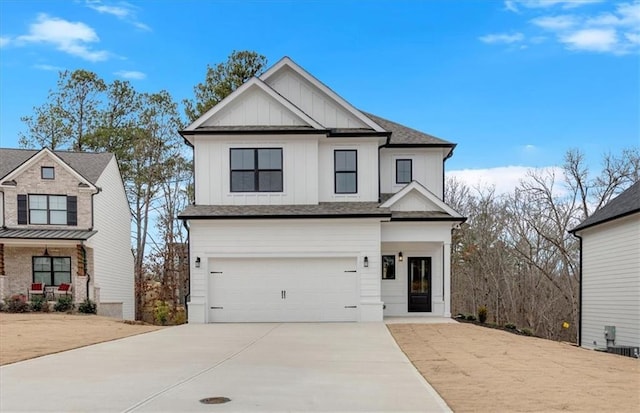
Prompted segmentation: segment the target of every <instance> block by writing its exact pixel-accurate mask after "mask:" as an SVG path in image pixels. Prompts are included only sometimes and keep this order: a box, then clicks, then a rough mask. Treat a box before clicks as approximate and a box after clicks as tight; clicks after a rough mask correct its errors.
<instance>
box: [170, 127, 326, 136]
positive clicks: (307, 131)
mask: <svg viewBox="0 0 640 413" xmlns="http://www.w3.org/2000/svg"><path fill="white" fill-rule="evenodd" d="M178 133H180V135H181V136H182V137H183V138H185V139H186V136H194V135H247V134H251V135H276V134H277V135H306V134H309V135H313V134H316V135H317V134H327V133H329V131H328V130H326V129H307V128H305V129H226V130H225V129H217V130H216V129H196V130H181V131H178Z"/></svg>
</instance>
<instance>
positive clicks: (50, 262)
mask: <svg viewBox="0 0 640 413" xmlns="http://www.w3.org/2000/svg"><path fill="white" fill-rule="evenodd" d="M33 282H34V283H44V284H46V285H60V284H62V283H67V284H71V257H33Z"/></svg>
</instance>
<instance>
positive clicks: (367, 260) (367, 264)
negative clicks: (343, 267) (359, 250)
mask: <svg viewBox="0 0 640 413" xmlns="http://www.w3.org/2000/svg"><path fill="white" fill-rule="evenodd" d="M368 267H369V257H364V268H368Z"/></svg>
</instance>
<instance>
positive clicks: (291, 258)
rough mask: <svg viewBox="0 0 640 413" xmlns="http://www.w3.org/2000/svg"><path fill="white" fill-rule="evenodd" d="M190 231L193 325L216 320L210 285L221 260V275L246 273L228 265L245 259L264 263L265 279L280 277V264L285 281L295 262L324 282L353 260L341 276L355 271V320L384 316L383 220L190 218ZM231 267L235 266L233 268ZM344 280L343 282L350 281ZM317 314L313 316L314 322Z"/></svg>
mask: <svg viewBox="0 0 640 413" xmlns="http://www.w3.org/2000/svg"><path fill="white" fill-rule="evenodd" d="M189 232H190V237H191V243H190V246H191V251H190V253H191V258H192V260H191V261H192V263H191V264H192V266H191V296H190V303H189V322H191V323H205V322H212V321H214V320H212V319H211V318H212V316H211V314H210V310H211V308H210V307H212V306H213V307H215V305H214V303H213V302H212V301H211V300H212V296H211V294H213V292H212V291H211V284H212V283H214V282H215V281H213V280H212V277H215V276H216V274H215V273H214V274H211V272H212V271H213V272H216V271H218V270H216V265H217V264H216V263H220V265H221V266H222V268H223V273H224V268H225V266H226V268H227V271H232V270H233V271H235V273H236V274H243V271H244V273H246V269H242V267H241V266H240V267H238V266H236V267H233V266H232V264H230V263H231V262H232V261H233V260H240V261H242V260H245V259H246V260H252V262H254V263H257V264H260V263H262V264H263V265H264V268H265V275H266V276H267V277H274V276H276V274H275V270H274V268H276V267H277V266H278V265H280V266H281V267H282V274H281V278H280V279H279V280H280V281H282V282H285V283H287V282H289V281H291V277H292V276H295V274H293V271H294V270H295V271H299V270H300V269H299V268H298V266H297V265H296V263H297V264H301V263H306V264H307V265H312V266H313V268H310V271H309V273H308V275H309V276H317V277H322V275H323V274H324V275H328V278H327V280H326V282H329V281H330V280H331V278H332V277H335V276H337V274H338V275H339V273H337V272H336V271H337V269H338V267H339V268H342V267H343V266H345V265H347V264H345V263H346V262H349V263H353V265H350V264H349V265H347V267H348V268H344V269H343V270H342V271H343V273H342V274H343V275H344V276H345V277H346V278H348V277H350V276H353V274H355V276H356V278H355V282H356V283H357V285H356V286H355V288H356V292H357V303H355V305H357V309H356V315H355V317H354V318H355V320H354V321H380V320H382V302H381V301H380V221H379V219H377V218H371V219H369V218H364V219H346V218H345V219H287V220H245V221H241V220H215V221H211V220H202V221H200V220H191V221H190V231H189ZM302 241H304V242H302ZM196 257H200V260H201V263H202V264H201V267H200V268H195V266H194V265H193V262H194V261H195V259H196ZM364 257H368V260H369V266H368V267H366V268H365V267H364V265H363V261H364ZM296 260H299V261H296ZM236 262H237V261H236ZM278 262H279V264H278ZM324 262H326V263H327V265H326V267H325V266H322V263H324ZM230 265H231V266H232V269H229V268H230V267H229V266H230ZM238 265H240V264H238ZM336 265H337V267H336ZM351 267H353V268H351ZM259 270H260V267H259V266H257V268H256V271H258V272H259ZM347 270H355V271H356V273H350V272H344V271H347ZM292 274H293V275H292ZM255 275H256V274H253V276H255ZM346 278H345V279H344V282H345V285H347V284H349V281H348V280H347V279H346ZM315 281H319V280H317V279H316V280H315ZM278 291H280V289H279V288H276V292H278ZM276 298H277V297H276ZM313 317H315V316H312V317H311V318H310V320H312V319H313ZM310 320H307V321H310ZM274 321H275V320H274ZM298 321H302V320H298Z"/></svg>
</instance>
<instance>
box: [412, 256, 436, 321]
mask: <svg viewBox="0 0 640 413" xmlns="http://www.w3.org/2000/svg"><path fill="white" fill-rule="evenodd" d="M408 266H409V280H408V281H409V295H408V297H407V299H408V307H409V308H408V311H409V312H431V257H410V258H409V260H408Z"/></svg>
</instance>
